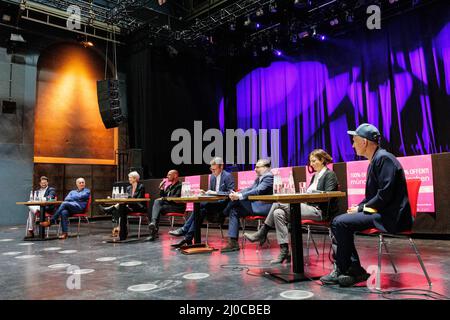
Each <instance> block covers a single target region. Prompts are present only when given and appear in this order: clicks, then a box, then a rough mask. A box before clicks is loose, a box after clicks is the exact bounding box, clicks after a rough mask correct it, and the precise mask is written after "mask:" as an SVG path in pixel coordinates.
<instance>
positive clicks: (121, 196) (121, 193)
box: [120, 187, 125, 199]
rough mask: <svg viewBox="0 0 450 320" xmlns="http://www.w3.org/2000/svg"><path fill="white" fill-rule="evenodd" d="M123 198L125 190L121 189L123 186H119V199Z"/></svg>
mask: <svg viewBox="0 0 450 320" xmlns="http://www.w3.org/2000/svg"><path fill="white" fill-rule="evenodd" d="M123 198H125V192H124V191H123V187H121V188H120V199H123Z"/></svg>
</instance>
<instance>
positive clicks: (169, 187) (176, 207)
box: [148, 170, 186, 241]
mask: <svg viewBox="0 0 450 320" xmlns="http://www.w3.org/2000/svg"><path fill="white" fill-rule="evenodd" d="M178 177H179V173H178V171H177V170H170V171H169V172H168V173H167V178H166V179H163V180H162V181H161V183H160V184H159V195H160V197H161V198H159V199H156V200H155V202H154V203H153V207H152V210H151V212H150V211H149V212H148V218H149V221H150V223H149V225H148V229H149V231H150V237H149V238H148V240H150V241H154V240H155V239H156V238H157V237H158V224H159V217H160V216H161V214H165V213H169V212H180V213H181V212H184V211H185V210H186V204H185V203H175V202H173V201H167V200H165V199H164V198H166V197H180V196H181V182H180V181H179V180H178Z"/></svg>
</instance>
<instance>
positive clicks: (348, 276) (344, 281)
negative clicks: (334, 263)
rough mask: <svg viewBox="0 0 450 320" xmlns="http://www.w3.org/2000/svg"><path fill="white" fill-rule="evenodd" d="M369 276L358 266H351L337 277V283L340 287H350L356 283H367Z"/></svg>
mask: <svg viewBox="0 0 450 320" xmlns="http://www.w3.org/2000/svg"><path fill="white" fill-rule="evenodd" d="M369 277H370V274H368V273H367V272H366V270H365V269H364V268H363V267H361V266H360V265H352V266H351V267H350V268H349V269H348V270H347V272H345V273H344V274H341V275H340V276H339V277H338V282H339V285H340V286H341V287H351V286H354V285H355V284H357V283H360V282H364V281H367V279H369Z"/></svg>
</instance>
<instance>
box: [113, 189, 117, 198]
mask: <svg viewBox="0 0 450 320" xmlns="http://www.w3.org/2000/svg"><path fill="white" fill-rule="evenodd" d="M112 198H113V199H116V198H117V188H116V187H113V190H112Z"/></svg>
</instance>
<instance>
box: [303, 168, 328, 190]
mask: <svg viewBox="0 0 450 320" xmlns="http://www.w3.org/2000/svg"><path fill="white" fill-rule="evenodd" d="M327 168H328V169H330V170H331V171H333V164H332V163H329V164H327ZM305 172H306V186H307V187H309V184H310V183H311V179H312V176H313V175H314V172H313V173H309V171H308V166H306V167H305Z"/></svg>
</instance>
